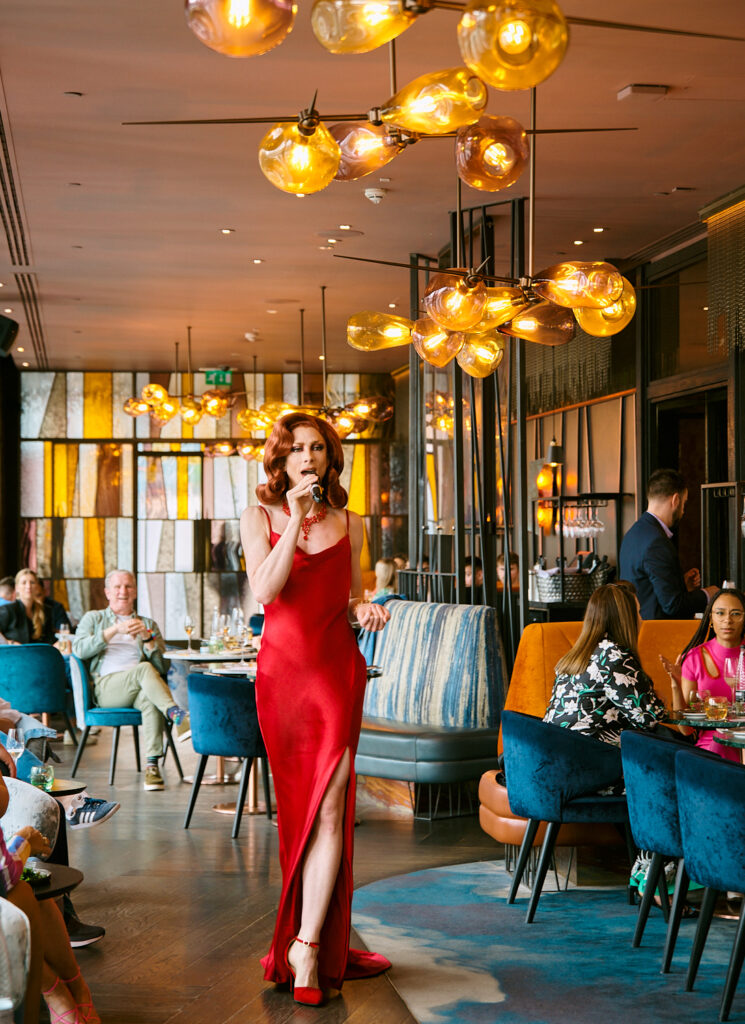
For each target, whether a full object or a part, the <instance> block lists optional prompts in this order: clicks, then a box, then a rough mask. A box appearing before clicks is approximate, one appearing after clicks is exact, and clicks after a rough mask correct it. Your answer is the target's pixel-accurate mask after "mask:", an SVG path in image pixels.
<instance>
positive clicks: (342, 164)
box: [329, 121, 415, 181]
mask: <svg viewBox="0 0 745 1024" xmlns="http://www.w3.org/2000/svg"><path fill="white" fill-rule="evenodd" d="M329 132H330V133H331V135H332V136H333V137H334V139H335V140H336V142H337V144H338V146H339V150H340V152H341V158H340V160H339V166H338V168H337V170H336V174H335V175H334V179H335V180H336V181H356V180H357V179H358V178H363V177H364V176H365V175H366V174H371V173H372V172H373V171H378V170H380V168H381V167H385V165H386V164H388V163H390V162H391V160H392V159H393V158H394V156H397V155H398V153H400V152H401V150H402V149H403V148H404V146H405V144H406V143H405V142H404V140H403V139H402V138H401V136H400V135H399V134H397V133H396V132H395V130H392V129H391V128H389V127H388V125H384V124H383V125H375V124H370V122H369V121H346V122H342V123H341V124H334V125H332V126H331V127H330V128H329ZM410 141H412V142H413V141H415V140H414V139H411V140H410Z"/></svg>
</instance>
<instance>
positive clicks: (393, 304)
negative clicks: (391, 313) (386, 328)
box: [388, 302, 396, 309]
mask: <svg viewBox="0 0 745 1024" xmlns="http://www.w3.org/2000/svg"><path fill="white" fill-rule="evenodd" d="M395 308H396V303H395V302H389V303H388V309H395Z"/></svg>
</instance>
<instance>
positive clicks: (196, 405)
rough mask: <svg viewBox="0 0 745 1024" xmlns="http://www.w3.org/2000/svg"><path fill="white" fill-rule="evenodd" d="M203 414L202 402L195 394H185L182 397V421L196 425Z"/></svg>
mask: <svg viewBox="0 0 745 1024" xmlns="http://www.w3.org/2000/svg"><path fill="white" fill-rule="evenodd" d="M202 416H203V410H202V403H201V402H200V401H199V399H198V398H195V397H194V395H184V397H183V398H182V399H181V421H182V423H188V424H190V425H191V426H194V425H195V424H196V423H199V421H200V420H201V418H202Z"/></svg>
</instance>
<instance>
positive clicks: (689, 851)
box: [675, 750, 745, 1020]
mask: <svg viewBox="0 0 745 1024" xmlns="http://www.w3.org/2000/svg"><path fill="white" fill-rule="evenodd" d="M675 784H676V787H677V791H678V814H679V815H680V835H681V839H682V841H683V856H684V857H685V862H686V869H687V871H688V873H689V875H690V876H691V878H693V879H695V880H696V881H697V882H700V883H701V885H704V886H706V889H705V891H704V895H703V899H702V901H701V911H700V914H699V919H698V926H697V928H696V934H695V936H694V939H693V948H692V950H691V959H690V962H689V965H688V974H687V976H686V992H690V991H691V990H692V989H693V985H694V983H695V981H696V974H697V973H698V968H699V964H700V962H701V954H702V953H703V950H704V945H705V943H706V937H707V935H708V934H709V927H710V925H711V919H712V917H713V915H714V907H715V904H716V901H717V897H718V896H719V895H720V893H726V892H727V891H728V890H734V891H735V892H745V767H743V766H742V765H740V764H734V763H733V762H732V761H726V760H724V758H721V757H712V758H701V757H699V756H698V755H697V754H695V753H693V752H690V751H687V750H682V751H679V752H678V753H677V754H676V757H675ZM743 959H745V914H743V912H742V911H741V912H740V920H739V922H738V925H737V931H736V933H735V940H734V943H733V946H732V953H731V955H730V961H729V967H728V969H727V977H726V979H725V983H724V991H723V993H722V1001H721V1004H720V1007H719V1020H729V1013H730V1009H731V1007H732V1000H733V998H734V994H735V989H736V988H737V982H738V980H739V977H740V971H741V970H742V964H743Z"/></svg>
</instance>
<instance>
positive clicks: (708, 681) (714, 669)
mask: <svg viewBox="0 0 745 1024" xmlns="http://www.w3.org/2000/svg"><path fill="white" fill-rule="evenodd" d="M712 630H713V633H714V635H713V636H712V635H711V632H712ZM744 632H745V594H742V593H740V591H739V590H719V591H717V593H716V594H715V595H714V597H713V598H712V599H711V601H710V602H709V604H708V606H707V608H706V611H705V612H704V617H703V619H702V620H701V625H700V626H699V628H698V629H697V631H696V633H695V634H694V636H693V638H692V640H691V642H690V643H689V644H688V646H687V647H686V649H685V650H684V651H683V662H682V665H681V675H682V689H683V696H684V697H685V700H686V703H687V702H688V701H689V700H690V695H691V694H692V693H694V692H695V691H698V692H699V693H701V694H703V693H704V691H706V690H708V691H709V693H710V695H711V696H712V697H726V698H727V700H728V701H731V700H732V688H731V686H730V684H729V683H728V682H725V671H724V663H725V660H726V659H727V658H730V659H732V660H733V661H734V662H735V664H737V660H738V658H739V657H740V651H741V648H742V644H743V633H744ZM696 746H697V747H703V748H704V749H705V750H711V751H713V753H715V754H719V755H720V756H721V757H725V758H727V760H729V761H737V762H738V763H739V761H740V751H739V750H736V749H733V748H732V747H725V746H723V745H722V744H721V743H717V741H716V739H715V738H714V733H713V731H712V730H709V729H702V730H701V731H700V732H699V735H698V738H697V739H696Z"/></svg>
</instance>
